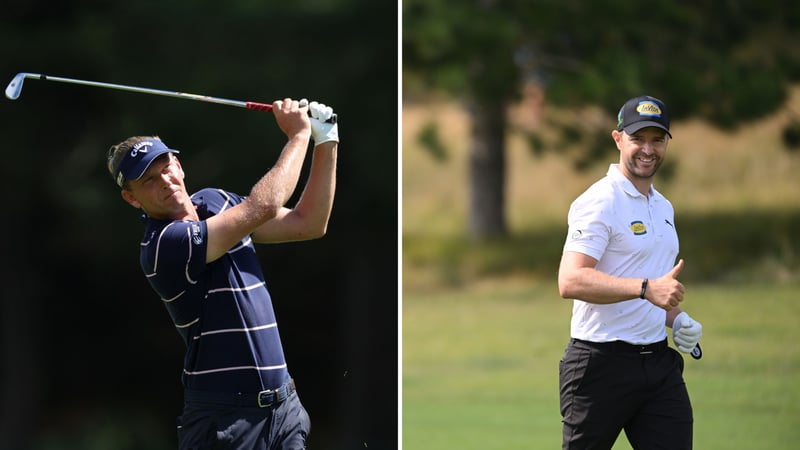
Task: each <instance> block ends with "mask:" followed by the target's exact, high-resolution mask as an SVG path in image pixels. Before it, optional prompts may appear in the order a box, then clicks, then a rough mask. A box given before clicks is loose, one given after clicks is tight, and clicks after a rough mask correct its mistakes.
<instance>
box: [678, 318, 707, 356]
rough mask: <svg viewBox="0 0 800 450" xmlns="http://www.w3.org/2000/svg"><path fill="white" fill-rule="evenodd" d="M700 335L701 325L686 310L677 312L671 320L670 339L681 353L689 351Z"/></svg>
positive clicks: (701, 332) (701, 333)
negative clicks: (673, 319)
mask: <svg viewBox="0 0 800 450" xmlns="http://www.w3.org/2000/svg"><path fill="white" fill-rule="evenodd" d="M702 335H703V326H702V325H700V322H698V321H696V320H694V319H692V318H691V317H689V314H686V312H682V313H680V314H678V316H677V317H675V321H673V322H672V340H673V341H675V345H676V346H677V347H678V350H680V351H682V352H683V353H690V352H691V351H692V350H693V349H694V346H695V345H697V343H698V342H699V341H700V337H701V336H702Z"/></svg>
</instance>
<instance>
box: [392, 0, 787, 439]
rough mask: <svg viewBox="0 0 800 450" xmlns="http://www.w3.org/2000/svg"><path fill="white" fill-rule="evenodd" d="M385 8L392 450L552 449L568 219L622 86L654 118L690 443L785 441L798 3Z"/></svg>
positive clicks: (743, 0) (606, 138)
mask: <svg viewBox="0 0 800 450" xmlns="http://www.w3.org/2000/svg"><path fill="white" fill-rule="evenodd" d="M402 6H403V34H402V41H403V65H402V88H403V93H402V102H403V114H402V124H403V128H402V193H403V198H402V213H403V216H402V217H403V220H402V256H403V266H402V275H403V277H402V290H403V314H402V328H403V347H402V351H403V352H402V373H403V378H402V380H403V382H402V401H403V411H402V426H403V428H402V434H403V445H404V447H405V448H426V449H459V450H465V449H503V450H511V449H531V448H537V449H538V448H558V447H559V445H560V441H561V423H560V419H561V417H560V415H559V410H558V360H559V358H560V357H561V354H562V353H563V351H564V348H565V346H566V343H567V340H568V339H569V318H570V312H571V306H572V303H571V301H569V300H563V299H561V298H560V297H559V295H558V289H557V283H556V275H557V270H558V263H559V260H560V256H561V249H562V247H563V244H564V240H565V238H566V235H565V234H566V228H567V223H566V220H567V212H568V209H569V205H570V203H571V202H572V200H574V199H575V197H577V196H578V195H579V194H580V193H581V192H583V191H584V190H585V189H586V188H587V187H588V186H589V185H590V184H591V183H593V182H595V181H596V180H598V179H599V178H601V177H602V176H603V175H605V173H606V171H607V170H608V165H609V164H610V163H614V162H618V161H619V153H618V151H617V150H616V148H615V146H614V144H613V142H612V140H611V136H610V133H611V130H612V129H614V128H615V127H616V113H617V111H618V109H619V107H620V106H621V105H622V103H624V102H625V100H627V99H628V98H630V97H633V96H637V95H641V94H650V95H654V96H657V97H659V98H661V99H663V100H664V101H665V102H666V104H667V106H668V107H669V108H670V112H671V114H672V118H673V122H672V133H673V136H674V138H673V139H672V140H671V142H670V146H669V150H668V153H667V158H666V162H665V164H664V165H663V166H662V168H661V170H660V171H659V174H658V175H657V177H656V179H655V186H656V188H657V189H659V190H660V191H661V192H662V193H664V194H665V195H666V196H667V198H669V199H670V200H671V201H672V203H673V205H674V206H675V213H676V214H675V219H676V227H677V229H678V233H679V237H680V241H681V242H680V243H681V250H680V257H682V258H685V260H686V269H685V270H684V271H683V272H682V273H681V280H682V281H683V282H684V283H685V284H686V287H687V297H686V302H685V303H684V305H683V306H684V308H685V309H686V310H687V311H689V312H690V313H691V314H692V315H693V317H695V318H697V319H698V320H699V321H700V322H701V323H703V324H704V330H703V331H704V336H703V348H704V350H705V352H706V354H705V356H704V357H703V359H702V360H701V361H694V360H692V359H691V358H688V359H687V364H686V372H685V377H686V380H687V384H688V388H689V392H690V395H691V396H692V400H693V406H694V410H695V448H702V449H728V448H759V449H767V448H769V449H783V448H789V447H791V446H792V445H795V443H796V442H797V440H798V438H800V435H798V428H797V426H796V425H797V423H798V421H800V409H798V407H797V405H798V401H800V390H799V389H797V388H796V387H795V384H796V380H797V379H798V377H799V376H800V352H799V351H798V350H797V349H795V348H794V346H793V345H792V344H791V341H792V339H793V336H794V334H796V331H797V319H798V315H799V314H800V311H799V310H798V308H797V306H796V297H797V295H796V293H797V291H798V288H800V258H798V255H800V239H799V238H798V234H797V233H798V230H800V179H798V177H797V175H796V174H797V173H798V170H800V151H798V150H800V145H799V144H800V140H799V139H798V136H799V134H798V130H799V129H800V126H799V125H798V124H799V123H800V116H798V114H800V70H798V69H800V9H799V8H798V3H796V2H789V1H780V0H767V1H751V0H740V1H730V2H710V1H701V2H675V1H668V0H657V1H650V2H630V1H623V0H609V1H603V2H584V1H577V0H562V1H548V0H536V1H513V0H509V1H503V0H497V1H479V2H458V1H450V0H404V1H403V2H402ZM625 448H630V446H629V445H628V443H627V441H626V439H625V437H624V435H622V436H621V437H620V438H619V440H618V442H617V445H616V446H615V449H625Z"/></svg>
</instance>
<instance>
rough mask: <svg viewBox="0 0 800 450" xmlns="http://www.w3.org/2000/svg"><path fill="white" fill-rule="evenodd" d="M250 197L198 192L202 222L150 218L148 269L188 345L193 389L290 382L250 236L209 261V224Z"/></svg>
mask: <svg viewBox="0 0 800 450" xmlns="http://www.w3.org/2000/svg"><path fill="white" fill-rule="evenodd" d="M242 200H244V197H242V196H239V195H237V194H234V193H231V192H226V191H222V190H219V189H210V188H209V189H203V190H201V191H198V192H197V193H195V194H194V195H192V202H193V203H194V204H195V205H196V206H197V212H198V215H199V216H200V221H199V222H195V221H172V220H154V219H151V218H146V221H145V222H146V226H145V235H144V239H143V240H142V243H141V253H140V264H141V266H142V270H143V271H144V273H145V275H146V276H147V280H148V281H149V282H150V285H151V286H152V287H153V289H154V290H155V291H156V292H157V293H158V295H159V296H161V299H162V301H163V302H164V305H165V306H166V308H167V311H168V312H169V314H170V316H171V317H172V321H173V322H174V324H175V327H176V329H177V330H178V333H180V335H181V337H182V338H183V340H184V342H185V343H186V345H187V349H186V356H185V358H184V364H183V377H182V380H183V385H184V387H186V388H189V389H196V390H205V391H223V392H258V391H261V390H264V389H274V388H276V387H278V386H281V385H282V384H283V383H285V382H286V381H288V379H289V373H288V369H287V367H286V360H285V358H284V354H283V347H282V345H281V339H280V335H279V334H278V326H277V322H276V320H275V312H274V310H273V308H272V300H271V298H270V294H269V291H268V290H267V286H266V283H265V281H264V276H263V274H262V272H261V265H260V264H259V262H258V259H257V256H256V252H255V248H254V246H253V242H252V240H251V239H250V237H249V236H248V237H246V238H245V239H243V240H242V241H241V242H239V243H238V244H237V245H236V246H234V247H233V248H231V249H230V250H228V252H227V253H226V254H225V255H224V256H222V257H220V258H219V259H217V260H216V261H214V262H212V263H211V264H206V261H205V259H206V244H207V242H208V229H207V224H206V222H205V219H207V218H209V217H211V216H213V215H215V214H217V213H219V212H221V211H224V210H226V209H227V208H230V207H232V206H234V205H236V204H239V203H241V202H242Z"/></svg>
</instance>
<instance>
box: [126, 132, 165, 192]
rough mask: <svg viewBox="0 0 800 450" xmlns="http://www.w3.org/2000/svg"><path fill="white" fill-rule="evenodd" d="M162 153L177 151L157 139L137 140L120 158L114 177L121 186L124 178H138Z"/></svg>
mask: <svg viewBox="0 0 800 450" xmlns="http://www.w3.org/2000/svg"><path fill="white" fill-rule="evenodd" d="M164 153H179V152H178V151H177V150H173V149H171V148H168V147H167V146H166V145H164V143H163V142H161V141H160V140H157V139H152V140H146V141H141V142H137V143H136V144H134V145H133V147H131V150H130V151H129V152H128V153H127V154H126V155H125V157H124V158H123V159H122V162H121V163H120V164H119V168H118V169H117V173H116V175H115V176H114V179H115V180H116V181H117V184H118V185H119V186H120V187H122V185H123V183H124V182H125V180H138V179H139V178H140V177H141V176H142V174H144V173H145V171H146V170H147V168H148V167H150V164H152V162H153V161H154V160H155V159H156V158H158V157H159V156H161V155H163V154H164Z"/></svg>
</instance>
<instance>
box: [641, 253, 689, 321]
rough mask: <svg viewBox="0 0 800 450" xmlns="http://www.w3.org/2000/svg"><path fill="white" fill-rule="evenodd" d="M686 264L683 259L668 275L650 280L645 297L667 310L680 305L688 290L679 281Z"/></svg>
mask: <svg viewBox="0 0 800 450" xmlns="http://www.w3.org/2000/svg"><path fill="white" fill-rule="evenodd" d="M684 265H685V263H684V262H683V259H681V260H680V261H678V264H676V265H675V267H673V268H672V270H670V271H669V272H667V274H666V275H664V276H662V277H660V278H656V279H654V280H649V282H648V283H647V289H645V295H644V296H645V298H646V299H647V300H649V301H650V303H652V304H654V305H656V306H658V307H659V308H662V309H665V310H667V311H669V310H671V309H672V308H675V307H676V306H678V305H679V304H680V302H682V301H683V294H684V293H685V292H686V291H685V289H684V287H683V283H681V282H680V281H678V275H679V274H680V273H681V271H682V270H683V266H684Z"/></svg>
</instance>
